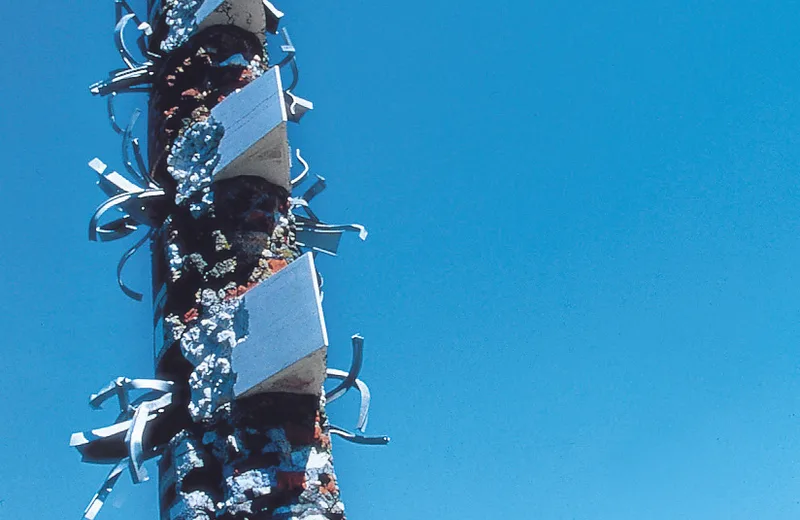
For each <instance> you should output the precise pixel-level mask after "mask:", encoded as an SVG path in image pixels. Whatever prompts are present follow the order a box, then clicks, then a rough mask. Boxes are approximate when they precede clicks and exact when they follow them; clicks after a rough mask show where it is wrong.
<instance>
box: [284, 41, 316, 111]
mask: <svg viewBox="0 0 800 520" xmlns="http://www.w3.org/2000/svg"><path fill="white" fill-rule="evenodd" d="M281 35H282V36H283V41H284V44H283V45H281V50H282V51H283V52H285V53H286V55H285V56H284V57H283V59H282V60H281V61H280V63H278V67H279V68H283V67H284V66H286V65H287V64H288V65H289V68H290V69H291V70H292V82H291V83H290V84H289V86H288V87H286V88H285V89H284V90H283V98H284V99H283V101H284V103H285V104H286V108H287V117H288V119H289V121H292V122H294V123H299V122H300V119H302V117H303V116H304V115H305V113H306V112H308V111H309V110H313V109H314V103H312V102H311V101H309V100H307V99H303V98H301V97H300V96H298V95H297V94H295V93H294V92H293V90H294V88H295V87H296V86H297V82H298V81H300V70H299V69H298V68H297V60H296V59H295V56H296V55H297V49H295V46H294V44H293V43H292V38H291V37H290V36H289V31H287V30H286V28H285V27H284V28H283V29H282V30H281Z"/></svg>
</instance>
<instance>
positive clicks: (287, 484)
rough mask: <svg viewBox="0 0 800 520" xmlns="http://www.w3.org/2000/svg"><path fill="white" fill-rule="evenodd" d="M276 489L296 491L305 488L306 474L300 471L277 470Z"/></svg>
mask: <svg viewBox="0 0 800 520" xmlns="http://www.w3.org/2000/svg"><path fill="white" fill-rule="evenodd" d="M277 477H278V489H281V490H283V491H296V490H298V489H305V488H306V474H305V473H303V472H302V471H279V472H278V474H277Z"/></svg>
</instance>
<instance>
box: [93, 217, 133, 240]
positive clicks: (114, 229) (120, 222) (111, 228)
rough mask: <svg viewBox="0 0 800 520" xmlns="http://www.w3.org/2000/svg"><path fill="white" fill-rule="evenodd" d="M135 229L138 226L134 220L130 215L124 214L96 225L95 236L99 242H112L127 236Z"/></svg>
mask: <svg viewBox="0 0 800 520" xmlns="http://www.w3.org/2000/svg"><path fill="white" fill-rule="evenodd" d="M137 229H139V226H137V225H136V221H135V220H133V218H132V217H131V216H130V215H125V216H124V217H123V218H120V219H117V220H114V221H113V222H109V223H108V224H103V225H102V226H98V228H97V238H98V240H100V242H112V241H114V240H119V239H121V238H125V237H127V236H128V235H130V234H131V233H133V232H134V231H136V230H137Z"/></svg>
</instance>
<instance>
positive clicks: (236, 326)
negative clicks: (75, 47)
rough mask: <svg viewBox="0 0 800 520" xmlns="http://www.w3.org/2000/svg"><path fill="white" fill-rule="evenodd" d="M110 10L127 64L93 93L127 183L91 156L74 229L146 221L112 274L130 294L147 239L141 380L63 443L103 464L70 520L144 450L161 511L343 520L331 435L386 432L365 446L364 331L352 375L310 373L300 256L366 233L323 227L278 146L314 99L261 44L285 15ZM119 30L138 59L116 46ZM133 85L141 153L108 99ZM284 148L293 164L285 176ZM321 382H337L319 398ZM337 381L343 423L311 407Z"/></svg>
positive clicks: (317, 313)
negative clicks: (81, 214)
mask: <svg viewBox="0 0 800 520" xmlns="http://www.w3.org/2000/svg"><path fill="white" fill-rule="evenodd" d="M115 6H116V10H117V26H116V31H115V35H116V43H117V46H118V49H119V52H120V56H121V57H122V59H123V61H124V63H125V65H126V68H124V69H120V70H117V71H114V72H113V73H112V75H111V76H110V77H109V78H108V79H107V80H105V81H101V82H98V83H96V84H95V85H93V86H92V87H91V91H92V93H94V94H95V95H99V96H106V97H107V99H108V113H109V117H110V119H111V123H112V127H113V128H114V130H115V131H117V132H118V133H119V134H120V135H121V136H122V141H123V142H122V151H123V163H124V166H125V173H126V175H121V174H119V173H117V172H116V171H109V170H108V167H107V166H106V164H104V163H103V162H101V161H100V160H99V159H95V160H93V161H92V162H91V163H90V166H91V167H92V168H93V169H94V170H95V172H96V173H97V175H98V184H99V185H100V187H101V188H102V189H103V191H104V192H105V193H106V194H107V195H108V196H109V197H110V198H109V199H108V200H107V201H106V202H105V203H103V204H102V205H101V206H100V207H99V208H98V209H97V211H96V212H95V214H94V216H93V217H92V219H91V222H90V238H91V239H93V240H99V241H109V240H118V239H123V238H126V237H127V236H129V235H130V234H132V233H134V232H135V231H136V230H137V229H139V228H140V227H145V228H148V231H147V233H146V234H144V236H143V237H142V238H141V239H140V240H139V241H138V242H137V243H136V244H135V245H134V246H133V247H131V249H130V250H129V251H128V252H127V253H126V254H125V255H123V258H122V260H121V261H120V264H119V266H118V270H117V274H118V281H119V284H120V287H121V288H122V289H123V291H124V292H125V293H126V294H127V295H128V296H131V297H132V298H134V299H141V298H142V295H141V294H139V293H138V292H136V291H134V290H133V289H131V288H129V287H128V286H127V285H126V284H125V283H124V282H123V281H122V270H123V268H124V265H125V262H126V261H127V260H128V259H129V258H130V257H131V256H132V255H133V254H134V253H135V252H136V251H137V250H138V249H139V248H140V247H141V246H142V245H143V244H145V243H147V242H148V241H149V242H150V244H151V252H152V272H153V280H152V294H153V308H154V321H153V324H154V327H153V328H154V344H153V352H154V359H155V378H154V379H128V378H117V379H115V380H114V381H112V382H111V383H110V384H109V385H108V386H107V387H105V388H103V389H102V390H101V391H100V392H98V394H96V395H94V396H92V400H91V404H92V406H94V407H96V408H99V407H100V406H101V405H102V404H103V403H104V402H105V401H107V400H109V399H110V398H111V397H114V396H116V397H118V399H119V405H120V414H119V416H118V418H117V421H116V422H115V423H114V424H113V425H111V426H107V427H103V428H98V429H95V430H91V431H86V432H79V433H76V434H74V435H73V437H72V439H71V445H72V446H74V447H76V448H77V449H78V450H79V451H80V452H81V454H82V455H83V459H84V461H87V462H92V463H100V464H111V465H112V469H111V471H110V473H109V474H108V477H107V478H106V480H105V482H104V483H103V485H102V486H101V488H100V490H99V491H98V493H97V494H96V495H95V497H94V498H93V499H92V501H91V503H90V505H89V507H88V508H87V510H86V512H85V514H84V518H86V519H88V520H92V519H93V518H94V517H95V516H96V515H97V513H98V511H99V510H100V508H101V507H102V505H103V503H104V501H105V500H106V498H107V496H108V495H109V493H110V492H111V490H112V489H113V486H114V484H115V483H116V482H117V480H118V479H119V477H120V475H121V473H122V472H123V471H124V470H125V468H128V469H130V472H131V475H132V478H133V480H134V482H136V483H139V482H144V481H145V480H147V473H146V471H145V470H144V462H145V461H146V460H148V459H151V458H155V457H159V456H160V457H161V459H160V461H159V477H160V478H159V490H160V509H161V518H162V519H163V520H191V519H227V520H234V519H240V520H244V519H248V520H257V519H286V520H288V519H300V518H302V519H306V520H309V519H312V520H321V519H341V518H344V506H343V504H342V502H341V501H340V498H339V488H338V485H337V481H336V475H335V472H334V469H333V461H332V457H331V434H336V435H339V436H341V437H343V438H345V439H347V440H350V441H353V442H357V443H361V444H386V443H387V442H388V438H385V437H367V436H365V435H364V430H365V428H366V423H367V413H368V408H369V400H370V397H369V396H370V394H369V390H368V388H367V387H366V385H365V384H364V383H363V382H362V381H361V380H359V379H358V373H359V371H360V368H361V363H362V350H363V339H362V338H361V337H360V336H358V335H356V336H353V338H352V340H353V362H352V366H351V367H350V370H349V371H347V372H346V371H341V370H335V369H328V368H327V366H326V358H327V348H328V336H327V330H326V327H325V318H324V315H323V311H322V305H321V303H322V295H321V290H320V285H321V278H320V276H319V274H318V273H317V270H316V267H315V262H314V258H315V255H317V254H320V253H322V254H329V255H335V254H336V250H337V248H338V245H339V241H340V239H341V236H342V234H343V233H344V232H346V231H354V232H357V233H358V234H359V236H360V237H361V238H362V239H364V238H366V230H365V229H364V228H363V227H362V226H359V225H355V224H350V225H332V224H326V223H324V222H322V221H321V220H320V219H319V218H318V217H317V216H316V214H315V213H314V212H313V211H312V210H311V208H310V206H309V203H310V202H311V200H312V199H313V198H314V197H316V196H317V195H318V194H319V193H320V192H321V191H322V190H324V188H325V186H326V184H325V180H324V179H323V178H321V177H318V176H317V177H316V179H311V177H310V176H309V175H308V173H309V167H308V164H307V163H306V162H305V160H304V159H303V157H302V155H301V153H300V151H299V150H294V153H292V150H291V148H290V145H289V140H288V128H287V127H288V125H289V124H291V123H297V122H299V121H300V119H301V118H302V117H303V115H304V114H305V113H306V112H307V111H308V110H311V109H312V108H313V104H312V103H310V102H309V101H307V100H305V99H302V98H300V97H299V96H297V95H296V94H295V93H294V88H295V87H296V85H297V79H298V70H297V66H296V63H295V61H294V54H295V50H294V47H293V45H292V43H291V40H290V39H289V36H288V33H286V32H285V30H284V32H283V40H284V45H282V46H281V47H280V51H281V56H280V61H278V60H273V61H276V62H277V63H271V62H270V58H269V55H268V53H267V43H266V42H267V34H268V33H276V32H277V30H278V26H279V23H280V21H281V18H282V17H283V13H281V12H280V11H279V10H278V9H277V8H276V7H275V6H274V5H273V4H271V3H270V2H268V1H267V0H149V3H148V6H147V7H148V16H147V17H140V16H138V15H137V14H136V12H135V11H134V10H133V9H132V8H131V7H130V5H129V4H128V3H127V2H126V1H125V0H115ZM134 30H135V31H138V33H139V34H138V39H137V47H138V53H139V57H138V58H136V57H135V55H136V53H134V52H132V51H131V49H130V48H129V46H128V43H127V42H126V35H127V34H128V33H130V32H131V31H134ZM285 83H286V84H285ZM135 92H147V93H149V95H150V96H149V101H148V105H149V108H148V112H149V126H148V144H149V146H148V153H147V157H148V160H147V161H146V160H145V159H144V156H145V154H144V153H143V152H142V149H141V146H140V145H139V141H138V139H136V138H135V137H134V127H135V123H136V121H137V119H138V117H139V111H138V110H137V111H135V112H134V113H133V116H132V117H131V119H130V122H129V124H128V125H127V126H126V127H124V128H123V127H122V126H120V125H119V124H118V122H117V115H116V112H115V109H114V99H115V97H116V96H117V95H119V94H126V93H135ZM293 156H294V157H296V159H297V161H298V162H299V164H300V165H301V166H302V171H301V172H299V173H298V174H296V175H294V177H292V160H291V159H292V157H293ZM307 181H311V182H310V186H308V188H307V189H305V191H304V192H303V194H302V196H294V197H292V196H291V195H292V191H293V189H294V190H297V189H300V188H301V187H302V186H303V184H304V182H307ZM110 215H115V216H116V218H113V217H110ZM328 378H331V379H334V380H339V381H340V382H339V384H338V385H337V386H336V387H335V388H333V389H332V390H330V391H328V392H325V391H324V388H323V383H324V382H325V380H326V379H328ZM351 388H355V389H357V390H358V391H359V393H360V394H361V410H360V415H359V420H358V423H357V427H356V430H357V431H356V432H350V431H347V430H345V429H342V428H339V427H336V426H332V425H330V424H329V422H328V419H327V416H326V413H325V404H326V401H331V400H334V399H337V398H339V397H341V396H342V395H343V394H344V393H345V392H347V391H348V390H349V389H351ZM133 392H144V393H143V394H142V395H139V396H138V397H136V396H133V395H131V394H132V393H133Z"/></svg>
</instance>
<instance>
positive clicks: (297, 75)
mask: <svg viewBox="0 0 800 520" xmlns="http://www.w3.org/2000/svg"><path fill="white" fill-rule="evenodd" d="M289 68H290V69H292V83H291V84H290V85H289V86H288V87H286V89H284V90H285V91H286V92H291V91H292V90H294V88H295V87H296V86H297V82H298V81H300V71H299V70H298V68H297V60H296V59H294V56H293V57H292V60H291V61H290V62H289Z"/></svg>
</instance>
